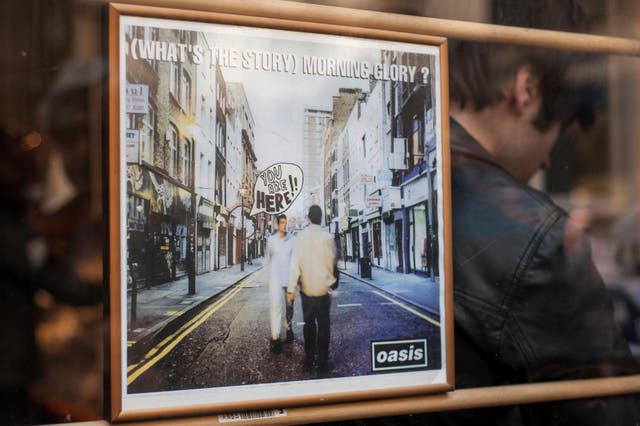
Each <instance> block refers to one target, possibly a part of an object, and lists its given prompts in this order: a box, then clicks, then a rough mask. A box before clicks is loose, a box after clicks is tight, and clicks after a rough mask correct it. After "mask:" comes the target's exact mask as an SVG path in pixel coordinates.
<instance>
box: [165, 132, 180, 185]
mask: <svg viewBox="0 0 640 426" xmlns="http://www.w3.org/2000/svg"><path fill="white" fill-rule="evenodd" d="M167 144H168V146H167V148H168V153H167V173H168V174H169V176H172V177H176V168H177V165H178V131H177V130H176V128H175V127H173V125H171V127H170V128H169V131H168V134H167Z"/></svg>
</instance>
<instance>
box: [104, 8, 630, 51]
mask: <svg viewBox="0 0 640 426" xmlns="http://www.w3.org/2000/svg"><path fill="white" fill-rule="evenodd" d="M103 1H108V0H103ZM120 4H122V5H141V6H142V5H144V6H155V7H164V8H181V9H189V10H192V11H199V12H214V11H215V12H219V13H228V14H235V15H246V16H261V17H263V18H269V19H272V18H277V19H288V20H295V21H306V22H310V20H311V19H312V18H311V17H313V22H315V23H324V24H333V25H342V26H352V27H368V28H375V29H381V30H387V31H394V32H407V28H411V33H415V34H429V35H432V36H439V37H447V38H454V39H462V40H469V41H478V42H495V43H513V44H522V45H530V46H539V47H551V48H557V49H567V50H579V51H584V52H593V53H611V54H621V55H632V56H640V40H637V39H632V38H623V37H612V36H603V35H593V34H582V33H571V32H562V31H549V30H539V29H534V28H520V27H507V26H501V25H493V24H484V23H478V22H469V21H458V20H451V19H440V18H429V17H421V16H410V15H401V14H393V13H385V12H376V11H368V10H359V9H358V10H356V9H347V8H343V7H337V6H325V5H314V4H305V3H298V2H292V1H283V0H261V1H260V2H246V1H241V0H184V1H178V0H121V1H120Z"/></svg>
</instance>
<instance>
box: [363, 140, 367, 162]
mask: <svg viewBox="0 0 640 426" xmlns="http://www.w3.org/2000/svg"><path fill="white" fill-rule="evenodd" d="M362 157H363V158H367V135H362Z"/></svg>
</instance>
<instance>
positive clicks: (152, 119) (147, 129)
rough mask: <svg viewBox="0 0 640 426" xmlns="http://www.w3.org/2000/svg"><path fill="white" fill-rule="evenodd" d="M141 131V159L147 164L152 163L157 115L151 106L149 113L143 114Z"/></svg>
mask: <svg viewBox="0 0 640 426" xmlns="http://www.w3.org/2000/svg"><path fill="white" fill-rule="evenodd" d="M142 123H143V131H142V132H140V134H141V143H142V159H143V160H144V161H146V162H147V163H153V155H154V141H155V137H156V126H157V124H156V123H157V113H156V110H155V108H154V107H153V106H151V105H149V112H148V113H147V114H145V116H144V119H143V121H142Z"/></svg>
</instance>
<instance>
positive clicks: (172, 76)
mask: <svg viewBox="0 0 640 426" xmlns="http://www.w3.org/2000/svg"><path fill="white" fill-rule="evenodd" d="M178 81H180V71H179V70H178V64H176V63H175V62H172V63H171V72H170V73H169V93H171V94H172V95H173V97H174V98H175V99H176V100H177V99H178Z"/></svg>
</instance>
